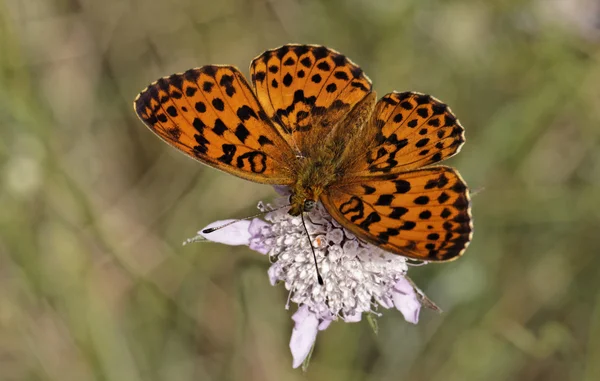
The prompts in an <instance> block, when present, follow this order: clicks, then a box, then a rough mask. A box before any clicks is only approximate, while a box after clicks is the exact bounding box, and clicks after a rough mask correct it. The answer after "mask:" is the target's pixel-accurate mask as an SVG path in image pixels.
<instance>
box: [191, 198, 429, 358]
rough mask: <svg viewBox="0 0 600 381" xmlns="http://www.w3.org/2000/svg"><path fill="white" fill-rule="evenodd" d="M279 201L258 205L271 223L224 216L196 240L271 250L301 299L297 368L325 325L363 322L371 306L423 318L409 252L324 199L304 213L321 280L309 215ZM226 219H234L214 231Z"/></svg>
mask: <svg viewBox="0 0 600 381" xmlns="http://www.w3.org/2000/svg"><path fill="white" fill-rule="evenodd" d="M280 204H283V202H282V203H280ZM277 207H278V205H276V206H275V207H274V206H272V205H263V204H262V203H259V206H258V208H259V209H260V210H261V211H264V212H268V213H266V214H265V220H266V222H265V221H263V220H260V219H258V218H254V219H252V220H251V221H247V220H239V221H237V222H235V223H234V221H236V220H225V221H217V222H214V223H212V224H210V225H208V226H207V227H206V228H204V229H202V230H201V231H199V232H198V236H196V237H194V238H192V239H189V240H188V242H191V241H196V240H202V239H203V238H204V239H206V240H210V241H213V242H220V243H225V244H229V245H248V246H249V247H250V248H251V249H253V250H256V251H258V252H259V253H261V254H268V255H269V256H270V258H271V261H272V262H273V263H272V264H271V267H270V268H269V270H268V276H269V280H270V282H271V284H272V285H275V284H277V283H280V282H281V283H284V285H285V288H286V289H287V290H289V292H290V297H289V301H291V302H293V303H296V304H298V310H297V311H296V313H294V315H293V316H292V319H293V320H294V322H295V326H294V329H293V332H292V338H291V340H290V349H291V351H292V356H293V358H294V361H293V366H294V368H297V367H298V366H300V365H301V364H302V363H303V362H304V360H305V359H306V357H307V356H308V355H309V353H310V352H311V350H312V347H313V345H314V343H315V340H316V337H317V332H318V331H319V330H324V329H326V328H327V327H328V326H329V324H330V323H331V322H332V321H336V320H343V321H345V322H348V323H350V322H358V321H360V320H361V318H362V315H363V314H364V313H367V314H374V315H376V316H380V313H378V312H377V309H378V307H380V306H381V307H383V308H386V309H389V308H392V307H395V308H396V309H397V310H399V311H400V312H401V313H402V315H404V319H405V320H406V321H408V322H410V323H413V324H416V323H417V322H418V320H419V311H420V308H421V299H422V298H423V297H424V296H423V295H422V294H421V293H420V291H419V290H416V289H415V287H414V286H413V284H412V283H411V282H410V281H409V280H407V278H406V276H405V275H406V271H407V268H408V267H407V263H406V259H405V258H404V257H401V256H398V255H394V254H390V253H388V252H386V251H384V250H381V249H380V248H378V247H376V246H374V245H371V244H368V243H365V242H364V241H361V240H359V239H357V238H356V237H355V236H354V235H353V234H352V233H351V232H349V231H348V230H346V229H344V228H343V227H341V226H340V225H339V224H338V223H337V222H336V221H335V220H334V219H333V218H332V217H331V216H330V215H329V214H328V213H327V211H326V210H325V208H324V207H323V206H322V205H321V204H317V206H316V207H315V208H314V209H313V211H311V212H310V213H306V214H305V215H304V220H305V223H306V229H307V230H308V233H309V235H310V239H311V241H310V242H312V246H313V247H314V249H315V254H316V258H317V266H318V268H319V271H320V273H321V275H322V277H323V281H324V283H323V285H320V284H319V283H318V281H317V274H316V268H315V263H314V259H313V254H312V251H311V245H310V243H309V240H308V238H307V236H306V232H305V230H304V227H303V225H302V219H301V217H300V216H298V217H293V216H291V215H289V214H288V213H287V209H286V208H279V209H278V208H277ZM228 224H229V225H228ZM223 225H227V226H225V227H223V228H220V229H218V230H212V229H211V231H210V232H208V233H207V232H206V231H207V229H210V228H215V227H219V226H223ZM289 301H288V304H287V305H286V308H289Z"/></svg>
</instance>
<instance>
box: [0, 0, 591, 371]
mask: <svg viewBox="0 0 600 381" xmlns="http://www.w3.org/2000/svg"><path fill="white" fill-rule="evenodd" d="M599 24H600V4H599V2H598V1H596V0H589V1H588V0H572V1H559V0H531V1H525V0H507V1H487V2H483V1H475V0H472V1H467V0H464V1H445V0H413V1H408V0H407V1H400V0H385V1H368V0H349V1H343V0H333V1H326V0H321V1H315V0H218V1H203V0H187V1H161V0H144V1H142V0H138V1H128V0H106V1H102V2H101V1H93V0H5V1H3V2H0V131H1V133H2V139H1V141H0V181H1V186H0V207H1V210H0V234H1V236H0V380H2V381H5V380H7V381H8V380H10V381H12V380H61V381H69V380H77V381H82V380H84V381H85V380H127V381H129V380H132V381H136V380H301V379H311V380H322V379H327V380H445V381H446V380H451V381H453V380H457V381H458V380H584V381H592V380H599V379H600V275H599V270H600V251H599V250H600V231H599V228H600V29H599ZM289 42H300V43H314V44H324V45H327V46H329V47H332V48H334V49H336V50H339V51H341V52H342V53H344V54H346V55H347V56H348V57H350V58H351V59H352V60H354V61H355V62H357V63H358V64H359V65H361V67H362V68H363V69H364V70H365V71H366V73H367V74H368V75H369V76H370V78H371V79H372V80H373V84H374V88H375V90H377V91H378V93H379V94H380V95H383V94H385V93H386V92H389V91H392V90H401V91H402V90H414V91H420V92H426V93H430V94H432V95H434V96H435V97H437V98H439V99H442V100H443V101H445V102H447V103H448V104H449V105H450V106H451V107H452V109H453V110H454V112H455V113H456V114H457V116H458V117H459V118H460V120H461V122H462V124H463V125H464V126H465V128H466V136H467V143H466V145H465V146H464V148H463V150H462V152H461V154H460V155H458V156H457V157H455V158H453V159H451V160H449V161H448V164H451V165H453V166H456V167H457V168H459V169H460V171H461V173H462V175H463V176H464V178H465V179H466V180H467V182H468V183H469V184H470V186H471V188H472V189H473V190H475V191H476V192H477V194H476V195H475V196H474V197H473V213H474V218H475V236H474V240H473V243H472V245H471V247H470V248H469V250H468V251H467V253H466V255H465V256H464V257H463V258H461V259H460V260H458V261H456V262H453V263H449V264H444V265H430V266H425V267H417V268H412V269H411V271H410V275H411V276H412V277H413V279H414V280H415V281H416V282H417V284H419V285H420V286H421V287H422V288H423V290H424V291H425V292H426V293H427V294H428V295H429V297H431V299H433V300H434V301H435V302H437V303H438V304H439V305H440V307H441V308H442V309H443V310H444V313H443V314H441V315H439V314H436V313H434V312H432V311H429V310H423V311H422V313H421V322H420V323H419V325H417V326H413V325H410V324H408V323H405V322H404V321H403V319H402V317H401V314H400V313H399V312H393V311H389V312H387V313H385V315H384V316H383V318H381V319H380V320H379V324H380V334H379V335H378V336H375V335H374V334H373V332H372V331H371V329H370V327H369V325H368V324H367V323H366V321H363V322H361V323H357V324H342V323H336V324H333V325H332V326H331V327H330V328H329V329H328V330H326V331H324V332H321V333H320V334H319V337H318V339H317V347H316V349H315V353H314V355H313V360H312V362H311V366H310V368H309V371H308V373H307V374H303V373H302V372H301V371H300V370H292V369H291V355H290V353H289V349H288V342H289V338H290V332H291V328H292V321H291V319H290V316H291V314H292V312H293V311H286V310H285V309H284V305H285V301H286V297H287V293H286V291H285V289H284V287H283V286H279V287H271V286H270V285H269V282H268V278H267V274H266V270H267V268H268V260H267V258H266V257H264V256H260V255H258V254H257V253H255V252H252V251H250V250H249V249H248V248H246V247H237V248H232V247H226V246H222V245H217V244H198V245H192V246H186V247H182V246H181V242H182V241H183V240H184V239H185V238H187V237H190V236H193V235H194V234H195V231H196V230H198V229H199V228H201V227H203V226H205V225H206V224H208V223H209V222H212V221H214V220H217V219H226V218H235V217H243V216H247V215H250V214H252V213H253V212H254V211H255V210H256V209H255V205H256V203H257V201H259V200H269V199H270V198H272V197H274V195H275V193H274V192H273V191H272V189H271V188H270V187H268V186H261V185H256V184H251V183H249V182H244V181H243V180H240V179H237V178H234V177H233V176H229V175H226V174H223V173H220V172H217V171H215V170H211V169H209V168H207V167H204V166H202V165H199V164H198V163H196V162H194V161H193V160H189V159H188V158H186V157H184V156H183V155H181V154H179V153H178V152H176V151H175V150H174V149H172V148H170V147H168V146H167V145H166V144H164V143H162V142H161V141H160V140H159V139H157V138H156V137H155V136H154V135H153V134H152V133H150V132H149V131H148V130H147V129H146V128H145V127H144V126H143V125H142V123H141V122H139V121H138V120H137V118H136V116H135V114H134V112H133V110H132V107H131V103H132V101H133V99H134V97H135V96H136V94H137V93H138V92H139V91H140V90H141V89H143V88H144V87H145V86H146V85H147V84H148V83H150V82H151V81H153V80H155V79H157V78H159V77H161V76H164V75H168V74H171V73H174V72H181V71H184V70H186V69H188V68H191V67H195V66H201V65H204V64H214V63H220V64H235V65H237V66H238V67H240V68H241V69H242V70H243V72H244V73H246V74H247V72H248V71H247V67H248V65H249V62H250V60H251V59H252V58H253V57H255V56H256V55H258V54H260V53H261V52H263V51H264V50H266V49H269V48H274V47H277V46H279V45H282V44H284V43H289Z"/></svg>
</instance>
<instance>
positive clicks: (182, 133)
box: [134, 66, 294, 184]
mask: <svg viewBox="0 0 600 381" xmlns="http://www.w3.org/2000/svg"><path fill="white" fill-rule="evenodd" d="M134 109H135V111H136V113H137V115H138V116H139V118H140V119H141V120H142V121H143V122H144V123H145V124H146V125H147V126H148V127H149V128H150V129H151V130H152V131H153V132H154V133H156V134H157V135H158V136H159V137H160V138H162V139H163V140H164V141H166V142H167V143H169V144H170V145H172V146H174V147H175V148H177V149H179V150H180V151H182V152H184V153H185V154H187V155H189V156H191V157H192V158H194V159H196V160H199V161H200V162H202V163H204V164H207V165H209V166H211V167H214V168H217V169H220V170H223V171H225V172H228V173H231V174H233V175H236V176H239V177H241V178H244V179H247V180H252V181H255V182H259V183H268V184H290V183H291V182H292V181H293V171H294V169H293V163H294V156H293V154H292V150H291V149H290V147H289V145H288V144H287V143H286V141H285V140H284V139H283V138H282V137H281V135H280V133H279V131H278V130H277V127H276V126H274V125H273V123H271V121H270V119H269V117H268V116H267V115H266V114H265V112H264V110H263V108H262V107H261V105H260V104H259V103H258V100H257V99H256V96H255V95H254V94H253V92H252V90H251V89H250V86H249V85H248V82H247V81H246V79H245V78H244V76H243V75H242V74H241V73H240V72H239V71H238V70H237V69H236V68H235V67H231V66H204V67H201V68H197V69H191V70H188V71H186V72H185V73H182V74H173V75H171V76H170V77H165V78H161V79H159V80H158V81H156V82H154V83H153V84H151V85H150V86H148V87H147V88H146V89H145V90H144V91H142V92H141V93H140V94H139V95H138V97H137V98H136V99H135V101H134Z"/></svg>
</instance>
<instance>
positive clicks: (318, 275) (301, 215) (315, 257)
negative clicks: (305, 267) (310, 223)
mask: <svg viewBox="0 0 600 381" xmlns="http://www.w3.org/2000/svg"><path fill="white" fill-rule="evenodd" d="M300 217H301V218H302V225H303V226H304V231H305V232H306V236H307V237H308V243H309V244H310V249H311V250H312V255H313V259H314V260H315V269H316V270H317V281H318V282H319V284H320V285H321V286H322V285H323V284H324V283H323V278H321V274H320V273H319V266H318V265H317V254H315V248H314V247H313V245H312V241H311V240H310V234H308V229H307V228H306V223H305V222H304V213H300Z"/></svg>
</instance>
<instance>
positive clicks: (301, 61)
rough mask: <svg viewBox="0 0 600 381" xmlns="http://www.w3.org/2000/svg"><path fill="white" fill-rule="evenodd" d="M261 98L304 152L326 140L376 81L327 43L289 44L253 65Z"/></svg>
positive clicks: (263, 55)
mask: <svg viewBox="0 0 600 381" xmlns="http://www.w3.org/2000/svg"><path fill="white" fill-rule="evenodd" d="M250 73H251V75H252V82H253V84H254V87H255V89H256V94H257V96H258V100H259V101H260V103H261V104H262V106H263V107H264V109H265V111H266V112H267V115H269V116H270V117H271V118H272V119H273V120H274V121H275V122H277V123H279V124H280V125H281V126H282V130H283V131H284V137H285V138H286V140H287V141H288V142H289V143H290V145H291V146H292V147H293V148H294V149H296V150H297V151H299V152H300V153H307V152H309V151H310V149H311V146H312V145H313V144H315V143H316V142H322V141H323V139H324V137H325V136H327V134H329V133H330V131H331V129H332V128H333V127H335V125H336V123H338V122H340V121H341V120H342V119H343V117H344V115H345V114H347V113H348V112H349V111H350V110H352V108H353V107H354V106H355V105H356V104H357V103H358V102H360V101H361V100H362V99H363V98H364V97H365V96H366V95H367V94H369V93H370V92H371V81H370V80H369V79H368V78H367V77H366V76H365V74H364V73H363V71H362V70H361V69H360V68H359V67H358V66H357V65H355V64H354V63H352V62H351V61H350V60H348V59H347V58H346V57H345V56H343V55H341V54H339V53H337V52H335V51H333V50H331V49H328V48H326V47H324V46H309V45H285V46H282V47H281V48H278V49H274V50H269V51H266V52H265V53H263V54H262V55H260V56H259V57H257V58H255V59H254V60H253V61H252V64H251V66H250Z"/></svg>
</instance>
